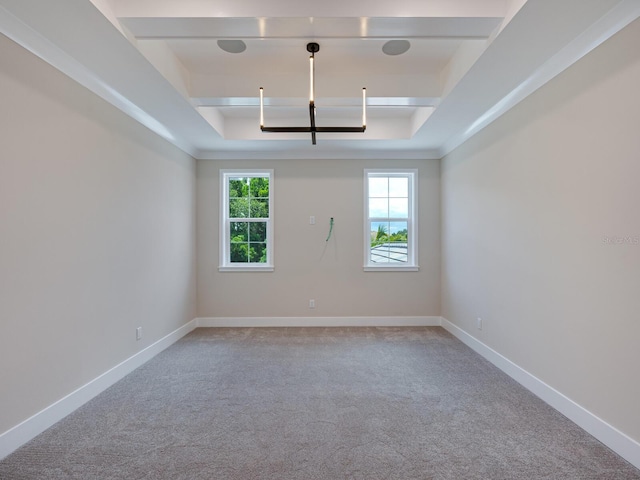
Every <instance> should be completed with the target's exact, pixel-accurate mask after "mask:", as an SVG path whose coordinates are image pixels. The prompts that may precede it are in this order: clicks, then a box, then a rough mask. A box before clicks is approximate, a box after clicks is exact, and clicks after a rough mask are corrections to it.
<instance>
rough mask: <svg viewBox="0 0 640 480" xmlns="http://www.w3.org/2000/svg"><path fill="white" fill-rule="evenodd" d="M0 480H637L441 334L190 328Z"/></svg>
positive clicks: (435, 330)
mask: <svg viewBox="0 0 640 480" xmlns="http://www.w3.org/2000/svg"><path fill="white" fill-rule="evenodd" d="M0 478H2V479H11V480H19V479H83V480H87V479H190V480H192V479H239V480H249V479H305V480H314V479H322V480H337V479H367V480H374V479H402V480H409V479H554V480H555V479H598V480H602V479H616V480H618V479H640V471H639V470H637V469H635V468H634V467H633V466H632V465H630V464H629V463H627V462H625V461H624V460H623V459H621V458H620V457H618V456H617V455H616V454H614V453H613V452H612V451H610V450H609V449H607V448H606V447H604V446H603V445H602V444H600V443H599V442H598V441H597V440H595V439H594V438H593V437H591V436H589V435H588V434H586V433H585V432H584V431H582V430H581V429H580V428H578V427H577V426H576V425H574V424H573V423H572V422H570V421H569V420H567V419H566V418H565V417H563V416H562V415H560V414H559V413H557V412H556V411H555V410H553V409H552V408H550V407H549V406H547V405H546V404H545V403H543V402H542V401H541V400H539V399H538V398H536V397H535V396H533V395H532V394H530V393H529V392H527V391H526V390H525V389H523V388H522V387H520V386H519V385H518V384H517V383H515V382H514V381H513V380H511V379H510V378H509V377H507V376H506V375H504V374H503V373H502V372H500V371H499V370H497V369H496V368H495V367H493V366H492V365H491V364H489V363H488V362H486V361H485V360H484V359H482V358H481V357H479V356H478V355H477V354H475V353H474V352H473V351H471V350H470V349H468V348H467V347H466V346H464V345H463V344H462V343H460V342H459V341H458V340H457V339H455V338H454V337H452V336H451V335H450V334H448V333H447V332H446V331H445V330H443V329H441V328H439V327H432V328H308V329H302V328H281V329H270V328H269V329H251V328H242V329H198V330H195V331H194V332H192V333H191V334H189V335H188V336H186V337H184V338H183V339H182V340H180V341H179V342H178V343H176V344H175V345H173V346H172V347H170V348H169V349H167V350H165V351H164V352H162V353H161V354H160V355H158V356H157V357H155V358H154V359H153V360H151V361H150V362H148V363H147V364H145V365H144V366H142V367H141V368H139V369H138V370H136V371H135V372H133V373H132V374H131V375H129V376H127V377H126V378H124V379H123V380H122V381H120V382H119V383H117V384H116V385H114V386H113V387H111V388H109V389H108V390H107V391H105V392H104V393H102V394H101V395H99V396H98V397H96V398H95V399H94V400H92V401H91V402H89V403H88V404H86V405H85V406H84V407H82V408H81V409H79V410H78V411H76V412H75V413H73V414H72V415H70V416H69V417H67V418H66V419H64V420H63V421H61V422H59V423H58V424H56V425H55V426H53V427H52V428H50V429H49V430H47V431H46V432H44V433H43V434H42V435H40V436H38V437H37V438H36V439H34V440H33V441H31V442H30V443H28V444H27V445H25V446H24V447H22V448H21V449H19V450H18V451H16V452H14V453H13V454H12V455H10V456H9V457H7V458H6V459H4V460H3V461H1V462H0Z"/></svg>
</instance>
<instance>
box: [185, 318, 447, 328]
mask: <svg viewBox="0 0 640 480" xmlns="http://www.w3.org/2000/svg"><path fill="white" fill-rule="evenodd" d="M197 322H198V327H439V326H440V325H441V317H204V318H198V319H197Z"/></svg>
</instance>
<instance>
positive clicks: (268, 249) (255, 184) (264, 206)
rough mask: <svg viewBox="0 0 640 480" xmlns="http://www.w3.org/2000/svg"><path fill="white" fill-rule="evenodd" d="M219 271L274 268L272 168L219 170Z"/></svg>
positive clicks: (269, 269) (267, 269) (270, 269)
mask: <svg viewBox="0 0 640 480" xmlns="http://www.w3.org/2000/svg"><path fill="white" fill-rule="evenodd" d="M219 270H220V271H234V272H236V271H257V270H258V271H259V270H262V271H273V170H220V267H219Z"/></svg>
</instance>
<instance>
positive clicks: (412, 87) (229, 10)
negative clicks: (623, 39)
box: [0, 0, 640, 159]
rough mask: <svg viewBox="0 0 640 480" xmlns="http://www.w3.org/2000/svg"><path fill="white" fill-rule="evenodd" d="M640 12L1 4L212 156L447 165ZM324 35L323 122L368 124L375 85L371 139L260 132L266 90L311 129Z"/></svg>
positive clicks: (573, 2)
mask: <svg viewBox="0 0 640 480" xmlns="http://www.w3.org/2000/svg"><path fill="white" fill-rule="evenodd" d="M639 5H640V2H639V1H638V0H528V1H526V0H399V1H396V2H389V1H388V0H368V1H366V2H364V1H360V2H356V1H344V0H342V1H339V0H324V1H323V2H311V1H304V0H272V1H264V0H262V1H260V0H182V1H180V2H177V1H175V0H93V2H90V1H89V0H57V1H55V2H51V1H47V0H0V31H2V33H4V34H5V35H7V36H9V37H10V38H12V39H13V40H14V41H16V42H18V43H20V44H22V45H23V46H25V47H26V48H28V49H29V50H31V51H32V52H34V53H35V54H37V55H39V56H40V57H42V58H43V59H44V60H46V61H47V62H49V63H51V64H52V65H53V66H55V67H56V68H58V69H60V70H61V71H63V72H64V73H66V74H67V75H69V76H70V77H72V78H74V79H75V80H77V81H78V82H80V83H81V84H83V85H85V86H86V87H87V88H89V89H91V90H93V91H94V92H96V93H97V94H98V95H100V96H102V97H103V98H105V99H106V100H107V101H109V102H111V103H112V104H114V105H115V106H116V107H118V108H120V109H121V110H123V111H124V112H126V113H127V114H129V115H131V116H132V117H133V118H135V119H137V120H138V121H140V122H141V123H143V124H145V125H146V126H147V127H149V128H151V129H152V130H154V131H155V132H157V133H158V134H160V135H162V136H163V137H165V138H166V139H168V140H169V141H171V142H172V143H174V144H175V145H177V146H178V147H180V148H181V149H183V150H185V151H187V152H188V153H190V154H192V155H194V156H195V157H197V158H204V159H207V158H229V159H233V158H301V159H302V158H335V157H337V158H364V157H366V158H440V157H442V156H443V155H444V154H446V153H447V152H449V151H451V150H452V149H453V148H455V147H456V146H457V145H459V144H460V143H462V142H463V141H465V140H466V139H467V138H469V137H470V136H472V135H473V134H474V133H476V132H477V131H479V130H480V129H482V128H483V127H484V126H486V125H487V124H488V123H490V122H491V121H492V120H494V119H495V118H497V117H498V116H499V115H501V114H502V113H504V112H505V111H507V110H508V109H509V108H511V106H513V105H515V104H516V103H517V102H519V101H520V100H522V99H523V98H525V97H526V96H527V95H529V94H530V93H531V92H533V91H534V90H535V89H537V88H539V87H540V86H541V85H543V84H544V83H545V82H546V81H548V80H549V79H550V78H552V77H553V76H555V75H557V74H558V73H559V72H561V71H562V70H564V69H565V68H567V67H568V66H569V65H571V64H572V63H573V62H575V61H576V60H577V59H579V58H580V57H581V56H583V55H584V54H586V53H587V52H589V51H590V50H591V49H593V48H595V47H596V46H597V45H598V44H600V43H601V42H603V41H604V40H606V39H607V38H608V37H609V36H611V35H613V34H614V33H615V32H617V31H618V30H620V29H621V28H623V27H624V26H625V25H627V24H628V23H629V22H631V21H633V20H634V19H635V18H637V17H638V15H640V7H639ZM398 40H402V41H403V42H400V43H398V42H397V41H398ZM308 42H317V43H318V44H319V45H320V51H319V52H318V53H317V54H316V56H315V71H316V74H315V85H316V98H315V104H316V107H317V112H316V114H317V117H316V122H317V124H318V125H319V126H358V125H360V124H361V116H362V112H361V110H362V105H361V103H362V97H361V92H362V87H366V88H367V95H368V97H367V129H366V132H365V133H326V134H324V133H320V134H318V140H317V145H312V144H311V140H310V136H309V135H308V134H302V133H266V132H261V131H260V128H259V97H258V89H259V87H264V92H265V123H266V124H268V125H272V126H283V125H285V126H308V124H309V114H308V108H309V107H308V102H309V99H308V98H309V97H308V95H309V65H308V57H309V53H308V52H307V50H306V45H307V43H308ZM388 42H391V43H388ZM394 42H395V43H394ZM407 46H408V47H409V48H408V50H407V51H406V52H404V53H400V51H401V50H403V49H399V50H398V49H394V47H404V48H406V47H407ZM389 49H390V50H391V52H389ZM385 52H386V53H385ZM388 53H392V54H391V55H389V54H388Z"/></svg>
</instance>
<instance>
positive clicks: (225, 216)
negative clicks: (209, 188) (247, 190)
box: [218, 168, 274, 272]
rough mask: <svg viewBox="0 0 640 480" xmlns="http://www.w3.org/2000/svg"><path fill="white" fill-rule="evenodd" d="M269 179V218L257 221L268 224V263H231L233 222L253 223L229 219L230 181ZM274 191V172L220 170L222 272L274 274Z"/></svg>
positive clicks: (220, 267) (220, 258) (220, 265)
mask: <svg viewBox="0 0 640 480" xmlns="http://www.w3.org/2000/svg"><path fill="white" fill-rule="evenodd" d="M238 177H242V178H256V177H268V178H269V197H268V201H269V217H267V218H260V219H256V221H260V222H261V221H265V222H266V224H267V225H266V230H267V235H266V243H267V262H266V263H251V262H248V263H242V262H233V263H232V262H231V241H230V230H231V222H232V221H237V220H242V221H248V223H251V220H250V218H251V217H249V219H247V218H243V219H232V218H230V217H229V200H230V199H229V179H230V178H238ZM273 190H274V170H273V169H264V168H253V169H220V227H219V234H220V252H219V255H220V256H219V266H218V271H220V272H273V271H274V262H273V237H274V235H273V218H274V215H273V210H274V209H273Z"/></svg>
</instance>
